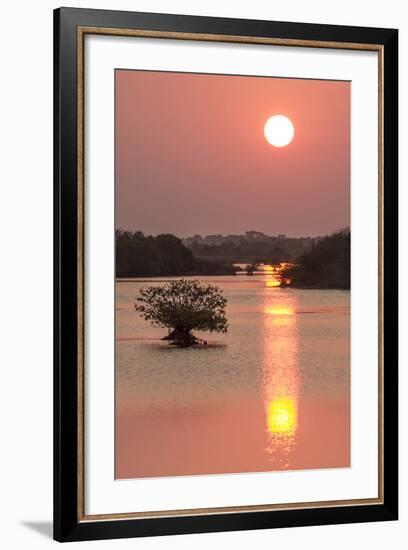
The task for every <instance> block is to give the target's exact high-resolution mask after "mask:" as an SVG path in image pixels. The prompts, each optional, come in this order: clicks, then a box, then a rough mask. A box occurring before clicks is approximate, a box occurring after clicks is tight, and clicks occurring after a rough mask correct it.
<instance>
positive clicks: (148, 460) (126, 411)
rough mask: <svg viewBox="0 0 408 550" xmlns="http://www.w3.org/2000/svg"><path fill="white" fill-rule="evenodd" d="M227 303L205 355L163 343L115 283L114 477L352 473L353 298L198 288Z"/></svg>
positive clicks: (270, 283)
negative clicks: (223, 330) (224, 327)
mask: <svg viewBox="0 0 408 550" xmlns="http://www.w3.org/2000/svg"><path fill="white" fill-rule="evenodd" d="M196 278H198V279H199V280H201V281H202V282H208V283H212V284H216V285H218V286H219V287H220V288H222V289H223V291H224V295H225V297H226V298H227V299H228V305H227V317H228V321H229V330H228V333H227V334H226V335H220V334H204V333H198V336H201V337H204V338H205V339H206V340H207V341H208V344H209V345H208V346H207V347H194V348H187V349H186V348H184V349H179V348H175V347H172V346H169V344H168V343H167V342H163V341H161V338H162V337H163V336H165V335H166V333H167V331H166V329H160V328H159V329H158V328H154V327H151V326H150V325H149V324H148V323H147V322H146V321H144V320H143V319H142V318H141V317H140V316H139V315H138V314H137V313H136V312H135V310H134V307H133V303H134V298H135V296H136V295H137V294H138V290H139V288H140V287H141V286H143V285H147V284H163V282H164V280H163V279H161V280H159V279H144V280H142V279H132V280H131V281H127V282H122V281H119V282H117V283H116V478H134V477H150V476H172V475H192V474H210V473H234V472H253V471H268V470H294V469H307V468H334V467H347V466H349V465H350V426H349V422H350V419H349V404H350V366H349V365H350V363H349V361H350V350H349V348H350V336H349V330H350V316H349V315H350V293H349V292H347V291H335V290H300V289H293V288H287V289H282V288H278V287H276V286H275V281H274V277H273V273H270V272H269V271H268V270H266V271H264V272H263V273H262V274H257V275H254V276H252V277H251V276H249V277H248V276H246V275H238V276H235V277H234V276H226V277H196Z"/></svg>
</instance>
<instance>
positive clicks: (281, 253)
mask: <svg viewBox="0 0 408 550" xmlns="http://www.w3.org/2000/svg"><path fill="white" fill-rule="evenodd" d="M115 237H116V278H117V279H130V278H134V277H149V278H150V277H172V276H173V277H191V276H203V275H204V276H205V275H207V276H218V275H233V276H234V275H236V274H237V273H239V272H244V273H246V274H247V275H256V274H257V265H259V264H265V265H271V266H275V267H277V268H278V272H279V276H280V279H281V286H282V287H288V286H291V287H294V288H309V289H342V290H349V289H350V230H349V229H348V228H345V229H342V230H340V231H336V232H334V233H332V234H330V235H326V236H322V237H298V238H296V237H286V235H277V236H268V235H265V234H264V233H260V232H257V231H247V232H246V233H245V234H243V235H227V236H223V235H208V236H207V237H202V236H201V235H195V236H193V237H189V238H186V239H180V238H178V237H176V236H175V235H172V234H162V235H157V236H150V235H149V236H145V235H144V234H143V233H142V232H141V231H135V232H131V231H123V230H117V231H116V235H115ZM237 264H246V265H247V267H246V268H242V267H240V266H238V265H237ZM249 267H250V268H251V269H249Z"/></svg>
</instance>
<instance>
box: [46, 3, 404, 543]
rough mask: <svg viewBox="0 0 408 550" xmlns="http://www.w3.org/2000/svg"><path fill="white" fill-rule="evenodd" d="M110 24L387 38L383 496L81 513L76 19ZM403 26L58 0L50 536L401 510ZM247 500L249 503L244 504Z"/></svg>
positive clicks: (389, 516)
mask: <svg viewBox="0 0 408 550" xmlns="http://www.w3.org/2000/svg"><path fill="white" fill-rule="evenodd" d="M78 26H85V27H109V28H116V29H140V30H156V31H173V32H186V33H204V34H216V35H234V36H249V37H265V38H286V39H297V40H313V41H329V42H345V43H356V44H357V43H358V44H377V45H382V46H383V56H384V57H383V62H384V79H383V98H384V100H383V120H384V122H383V176H384V195H383V212H384V225H383V234H384V240H383V246H384V254H383V265H384V268H383V274H384V278H383V297H384V310H383V342H384V345H383V356H384V384H383V389H384V400H383V403H384V457H383V463H384V478H383V479H384V495H383V503H382V504H362V505H352V506H333V507H316V508H302V509H293V510H271V511H259V512H228V513H222V514H221V513H217V514H205V515H193V516H168V517H157V518H141V519H123V520H119V521H118V520H101V521H86V522H80V521H78V482H77V474H78V457H77V435H78V430H77V421H78V410H77V389H78V377H77V351H78V340H77V335H78V322H77V300H78V288H77V260H78V252H77V223H78V219H77V122H76V121H77V27H78ZM397 201H398V31H397V30H395V29H379V28H368V27H345V26H336V25H315V24H304V23H284V22H273V21H257V20H243V19H225V18H213V17H196V16H185V15H167V14H151V13H136V12H122V11H107V10H88V9H77V8H60V9H57V10H55V11H54V327H55V328H54V538H55V539H56V540H58V541H60V542H63V541H74V540H94V539H106V538H124V537H142V536H157V535H169V534H181V533H203V532H216V531H234V530H247V529H267V528H274V527H294V526H307V525H319V524H320V525H322V524H339V523H353V522H369V521H389V520H396V519H397V518H398V410H397V405H398V403H397V395H398V368H397V367H398V308H397V306H398V264H397V262H398V234H397V228H398V208H397ZM243 504H244V503H243Z"/></svg>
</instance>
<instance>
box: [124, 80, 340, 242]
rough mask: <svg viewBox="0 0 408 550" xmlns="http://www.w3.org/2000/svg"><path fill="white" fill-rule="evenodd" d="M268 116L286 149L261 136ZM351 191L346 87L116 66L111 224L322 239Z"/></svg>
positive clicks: (159, 230)
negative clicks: (278, 124) (286, 129)
mask: <svg viewBox="0 0 408 550" xmlns="http://www.w3.org/2000/svg"><path fill="white" fill-rule="evenodd" d="M275 114H281V115H285V116H287V117H288V118H290V119H291V121H292V123H293V125H294V127H295V137H294V139H293V141H292V143H291V144H289V145H288V146H287V147H283V148H275V147H273V146H271V145H269V144H268V143H267V141H266V140H265V137H264V134H263V128H264V124H265V122H266V120H267V119H268V118H269V117H270V116H272V115H275ZM349 187H350V83H349V82H337V81H319V80H298V79H287V78H270V77H242V76H223V75H202V74H183V73H168V72H167V73H166V72H149V71H126V70H118V71H116V227H117V228H122V229H131V230H136V229H137V230H141V231H143V232H144V233H145V234H153V235H156V234H158V233H174V234H175V235H178V236H182V237H183V236H188V235H193V234H195V233H200V234H202V235H207V234H212V233H223V234H228V233H243V232H245V231H248V230H256V231H263V232H264V233H267V234H277V233H285V234H287V235H293V236H300V235H304V236H306V235H318V234H326V233H329V232H331V231H334V230H336V229H339V228H341V227H344V226H346V225H349V223H350V199H349Z"/></svg>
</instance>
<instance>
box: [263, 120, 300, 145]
mask: <svg viewBox="0 0 408 550" xmlns="http://www.w3.org/2000/svg"><path fill="white" fill-rule="evenodd" d="M264 134H265V139H266V141H267V142H268V143H270V144H271V145H273V146H274V147H286V145H289V143H290V142H291V141H292V139H293V136H294V135H295V128H294V126H293V124H292V121H291V120H290V119H289V118H288V117H286V116H283V115H274V116H271V117H270V118H268V120H267V121H266V122H265V126H264Z"/></svg>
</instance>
